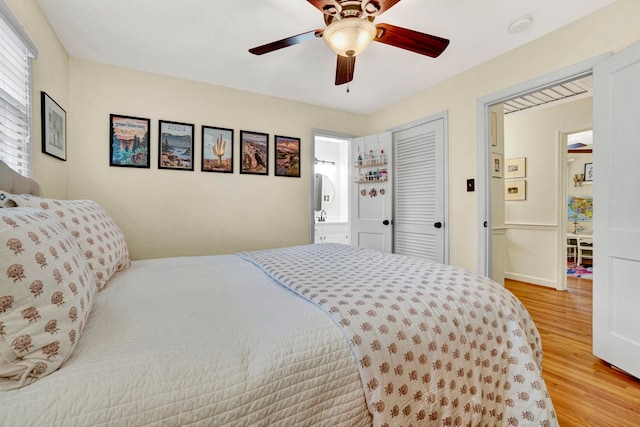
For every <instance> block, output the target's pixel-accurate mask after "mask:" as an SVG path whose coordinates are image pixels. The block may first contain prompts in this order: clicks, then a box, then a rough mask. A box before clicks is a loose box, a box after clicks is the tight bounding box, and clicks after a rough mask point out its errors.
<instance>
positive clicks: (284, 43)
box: [249, 30, 323, 55]
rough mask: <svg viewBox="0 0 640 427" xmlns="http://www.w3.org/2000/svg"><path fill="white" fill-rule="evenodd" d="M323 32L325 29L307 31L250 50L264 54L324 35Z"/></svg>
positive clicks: (255, 53) (256, 53) (257, 53)
mask: <svg viewBox="0 0 640 427" xmlns="http://www.w3.org/2000/svg"><path fill="white" fill-rule="evenodd" d="M322 32H323V30H313V31H307V32H306V33H302V34H298V35H297V36H291V37H287V38H286V39H282V40H278V41H275V42H271V43H267V44H264V45H262V46H257V47H254V48H252V49H249V52H251V53H253V54H254V55H263V54H265V53H269V52H273V51H274V50H278V49H282V48H283V47H289V46H293V45H296V44H299V43H303V42H306V41H309V40H312V39H316V38H319V37H322Z"/></svg>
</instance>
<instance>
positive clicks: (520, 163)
mask: <svg viewBox="0 0 640 427" xmlns="http://www.w3.org/2000/svg"><path fill="white" fill-rule="evenodd" d="M525 176H527V158H526V157H518V158H516V159H507V160H506V161H505V164H504V177H505V178H524V177H525Z"/></svg>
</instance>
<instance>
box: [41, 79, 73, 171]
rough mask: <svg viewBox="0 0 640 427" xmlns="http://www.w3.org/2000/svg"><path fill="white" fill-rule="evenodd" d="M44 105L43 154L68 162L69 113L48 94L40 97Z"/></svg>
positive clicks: (42, 93)
mask: <svg viewBox="0 0 640 427" xmlns="http://www.w3.org/2000/svg"><path fill="white" fill-rule="evenodd" d="M40 100H41V105H42V152H43V153H45V154H48V155H50V156H53V157H56V158H58V159H60V160H65V161H66V160H67V112H66V111H64V110H63V109H62V107H60V106H59V105H58V103H57V102H56V101H54V100H53V99H52V98H51V97H50V96H49V95H47V93H46V92H41V95H40Z"/></svg>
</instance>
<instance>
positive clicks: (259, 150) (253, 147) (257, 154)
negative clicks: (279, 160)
mask: <svg viewBox="0 0 640 427" xmlns="http://www.w3.org/2000/svg"><path fill="white" fill-rule="evenodd" d="M240 173H246V174H253V175H269V134H268V133H262V132H251V131H247V130H241V131H240Z"/></svg>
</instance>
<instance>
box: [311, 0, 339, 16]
mask: <svg viewBox="0 0 640 427" xmlns="http://www.w3.org/2000/svg"><path fill="white" fill-rule="evenodd" d="M307 1H308V2H309V3H311V4H312V5H313V7H315V8H316V9H318V10H319V11H320V12H322V13H324V7H325V6H327V5H331V4H332V3H333V2H332V1H327V0H307Z"/></svg>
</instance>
